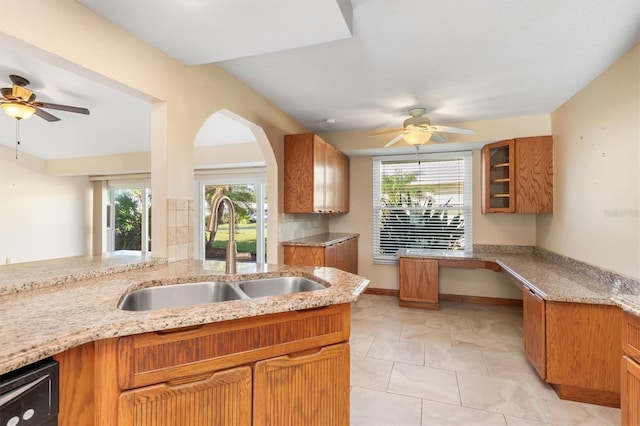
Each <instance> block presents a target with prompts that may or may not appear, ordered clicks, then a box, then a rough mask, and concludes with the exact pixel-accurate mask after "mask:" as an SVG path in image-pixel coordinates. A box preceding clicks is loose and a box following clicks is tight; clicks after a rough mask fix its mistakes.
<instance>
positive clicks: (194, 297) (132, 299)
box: [118, 277, 325, 311]
mask: <svg viewBox="0 0 640 426" xmlns="http://www.w3.org/2000/svg"><path fill="white" fill-rule="evenodd" d="M324 288H325V287H324V286H323V285H322V284H319V283H317V282H315V281H312V280H310V279H307V278H303V277H278V278H264V279H259V280H249V281H242V282H200V283H188V284H172V285H159V286H155V287H148V288H142V289H140V290H134V291H132V292H130V293H127V294H125V295H124V296H123V297H122V298H121V299H120V302H119V303H118V308H120V309H122V310H124V311H150V310H154V309H167V308H177V307H181V306H191V305H199V304H203V303H214V302H227V301H229V300H240V299H251V298H255V297H264V296H277V295H279V294H290V293H299V292H302V291H314V290H322V289H324Z"/></svg>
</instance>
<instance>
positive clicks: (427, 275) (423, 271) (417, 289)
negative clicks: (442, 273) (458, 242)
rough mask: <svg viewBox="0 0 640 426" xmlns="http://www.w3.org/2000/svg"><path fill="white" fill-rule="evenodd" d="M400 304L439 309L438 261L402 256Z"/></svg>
mask: <svg viewBox="0 0 640 426" xmlns="http://www.w3.org/2000/svg"><path fill="white" fill-rule="evenodd" d="M399 271H400V272H399V273H400V277H399V283H400V306H407V307H415V308H426V309H438V307H439V303H438V261H437V260H433V259H421V258H411V257H401V258H400V268H399Z"/></svg>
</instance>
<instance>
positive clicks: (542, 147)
mask: <svg viewBox="0 0 640 426" xmlns="http://www.w3.org/2000/svg"><path fill="white" fill-rule="evenodd" d="M498 212H504V213H553V138H552V137H551V136H537V137H529V138H517V139H511V140H507V141H502V142H496V143H492V144H488V145H485V146H484V147H483V148H482V213H498Z"/></svg>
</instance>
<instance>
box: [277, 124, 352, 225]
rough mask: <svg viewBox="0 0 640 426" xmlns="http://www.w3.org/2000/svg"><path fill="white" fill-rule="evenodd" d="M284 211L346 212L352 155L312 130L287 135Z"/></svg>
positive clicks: (285, 141)
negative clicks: (350, 156)
mask: <svg viewBox="0 0 640 426" xmlns="http://www.w3.org/2000/svg"><path fill="white" fill-rule="evenodd" d="M284 211H285V213H347V212H348V211H349V157H347V156H346V155H344V154H343V153H342V152H340V151H338V150H337V149H335V148H334V147H333V146H331V145H330V144H328V143H326V142H325V141H324V140H322V139H321V138H320V137H319V136H317V135H314V134H312V133H301V134H297V135H286V136H285V138H284Z"/></svg>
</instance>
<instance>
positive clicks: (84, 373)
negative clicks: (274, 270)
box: [56, 304, 350, 426]
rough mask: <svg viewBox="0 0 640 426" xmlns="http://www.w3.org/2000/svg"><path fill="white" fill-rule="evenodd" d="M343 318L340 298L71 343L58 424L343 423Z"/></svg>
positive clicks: (345, 307)
mask: <svg viewBox="0 0 640 426" xmlns="http://www.w3.org/2000/svg"><path fill="white" fill-rule="evenodd" d="M349 327H350V305H349V304H341V305H332V306H327V307H323V308H317V309H308V310H303V311H294V312H286V313H281V314H272V315H264V316H260V317H252V318H243V319H238V320H231V321H225V322H219V323H211V324H205V325H202V326H195V327H188V328H182V329H176V330H166V331H161V332H154V333H144V334H139V335H132V336H126V337H121V338H112V339H105V340H101V341H97V342H91V343H88V344H86V345H83V346H81V347H78V348H73V349H71V350H69V351H67V352H64V353H62V354H59V355H57V356H56V358H57V359H58V360H59V362H60V365H61V372H63V374H62V376H61V381H60V383H61V387H60V401H61V404H60V418H61V419H63V421H61V422H59V424H60V426H77V425H80V424H82V425H83V426H92V425H93V426H115V425H119V426H165V425H176V426H178V425H179V426H211V425H214V426H234V425H238V426H249V425H254V426H262V425H305V426H306V425H318V426H320V425H327V426H334V425H338V426H341V425H344V426H347V425H348V424H349V344H348V340H349ZM74 401H76V402H77V401H83V402H85V403H86V404H87V405H86V407H87V409H85V410H82V411H78V410H77V408H76V407H75V406H76V405H77V404H75V403H74Z"/></svg>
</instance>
